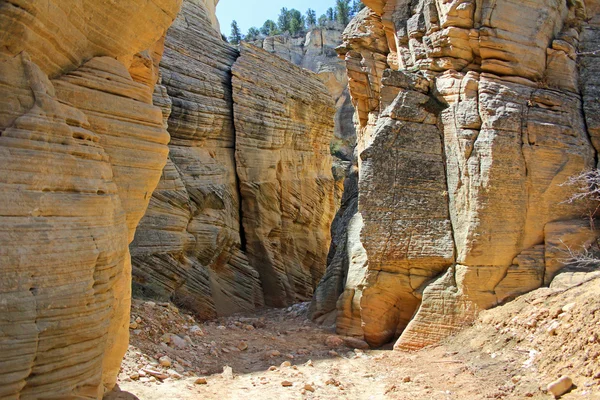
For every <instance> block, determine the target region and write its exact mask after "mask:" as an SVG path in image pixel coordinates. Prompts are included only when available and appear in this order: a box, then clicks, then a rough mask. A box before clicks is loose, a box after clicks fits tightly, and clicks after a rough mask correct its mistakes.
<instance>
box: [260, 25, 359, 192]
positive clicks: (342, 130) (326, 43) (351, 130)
mask: <svg viewBox="0 0 600 400" xmlns="http://www.w3.org/2000/svg"><path fill="white" fill-rule="evenodd" d="M343 30H344V28H343V27H342V26H340V25H338V24H336V23H331V24H330V25H328V26H324V27H319V28H312V29H310V30H309V31H308V32H307V33H306V36H304V37H299V38H293V37H291V36H289V35H277V36H268V37H265V38H261V39H257V40H255V41H253V42H251V43H252V44H254V45H255V46H257V47H260V48H262V49H264V50H266V51H268V52H270V53H273V54H275V55H277V56H278V57H281V58H283V59H284V60H287V61H289V62H291V63H293V64H296V65H298V66H300V67H302V68H306V69H308V70H310V71H313V72H315V73H316V74H317V77H318V78H319V79H320V80H321V81H322V82H323V83H324V84H325V86H326V87H327V90H328V91H329V93H330V94H331V96H332V97H333V99H334V101H335V104H336V114H335V128H334V138H333V140H332V142H331V146H330V147H331V150H332V153H333V155H334V156H335V157H336V159H339V160H338V164H339V163H340V161H352V160H353V156H354V146H355V143H356V129H355V126H354V121H353V114H354V107H353V106H352V102H351V99H350V93H349V90H348V75H347V74H346V65H345V63H344V60H342V59H340V58H339V57H338V56H337V53H336V51H335V48H336V47H338V46H339V45H340V44H342V41H343V40H342V32H343ZM334 162H335V160H334ZM339 183H340V186H342V184H343V180H340V182H339ZM340 192H342V190H340Z"/></svg>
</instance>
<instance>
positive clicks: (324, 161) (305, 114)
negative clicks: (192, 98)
mask: <svg viewBox="0 0 600 400" xmlns="http://www.w3.org/2000/svg"><path fill="white" fill-rule="evenodd" d="M232 72H233V99H234V115H235V127H236V161H237V172H238V177H239V180H240V190H241V195H242V198H243V202H242V216H243V226H244V233H245V238H246V251H247V255H248V258H249V260H250V264H251V265H253V266H255V267H256V269H257V270H258V272H259V273H260V277H261V281H262V285H263V291H264V294H265V303H266V304H269V305H274V306H283V305H288V304H291V303H293V302H296V301H306V300H308V299H310V298H311V296H312V293H313V289H314V287H315V286H316V285H317V283H318V281H319V279H320V278H321V276H322V275H323V273H324V271H325V265H326V257H327V250H328V248H329V243H330V231H329V228H330V225H331V221H332V219H333V214H334V212H335V208H334V207H335V204H334V198H333V193H334V191H333V185H334V182H333V176H332V172H331V156H330V154H329V142H330V140H331V137H332V134H333V118H332V116H333V114H334V112H335V109H334V104H333V102H332V100H331V97H330V95H329V93H328V92H327V89H326V88H325V86H324V85H323V84H322V83H321V82H319V81H318V80H317V79H315V77H314V74H312V73H311V72H308V71H306V70H303V69H301V68H299V67H296V66H294V65H292V64H288V63H282V62H281V60H280V59H279V58H277V57H273V56H272V55H270V54H269V53H268V52H266V51H264V50H261V49H259V48H257V47H254V46H252V45H249V44H242V46H241V55H240V58H238V60H237V61H236V63H235V64H234V66H233V69H232Z"/></svg>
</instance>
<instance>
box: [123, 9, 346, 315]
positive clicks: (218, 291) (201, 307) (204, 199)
mask: <svg viewBox="0 0 600 400" xmlns="http://www.w3.org/2000/svg"><path fill="white" fill-rule="evenodd" d="M211 10H212V9H211V6H210V4H205V3H204V2H203V1H184V3H183V8H182V12H181V14H180V15H179V16H178V18H177V20H176V21H175V23H174V24H173V26H172V27H171V29H170V30H169V32H168V35H167V37H166V41H165V52H164V56H163V59H162V62H161V75H162V87H164V90H162V89H161V87H159V86H157V90H156V92H155V103H156V104H160V105H161V106H162V108H163V110H164V112H165V114H168V115H169V117H168V130H169V133H170V134H171V137H172V140H171V143H170V144H169V149H170V155H169V160H168V162H167V166H166V168H165V169H164V171H163V176H162V178H161V181H160V183H159V185H158V188H157V190H156V192H155V194H154V196H153V197H152V199H151V201H150V207H149V210H148V212H147V214H146V216H145V217H144V219H143V220H142V222H141V224H140V227H139V229H138V232H137V235H136V238H135V241H134V243H133V245H132V261H133V267H134V269H133V281H134V291H135V293H136V294H137V295H141V296H148V297H152V298H157V299H163V300H166V299H171V300H173V301H175V302H176V303H177V304H179V305H180V306H183V307H185V308H187V309H190V310H192V311H194V312H195V313H196V314H198V315H199V316H200V317H202V318H213V317H215V316H218V315H228V314H232V313H235V312H240V311H248V310H253V309H255V308H256V307H260V306H262V305H264V303H265V300H266V302H267V303H268V304H271V305H287V304H291V303H293V302H295V301H299V300H307V299H309V298H310V297H311V295H312V292H313V290H314V288H315V287H316V284H317V282H318V279H320V277H321V275H322V274H323V272H324V267H325V265H326V263H325V258H326V255H327V250H328V247H329V242H330V236H329V225H330V223H331V220H332V219H333V213H334V210H333V209H332V207H333V206H334V203H333V202H332V201H333V200H332V196H333V193H334V186H333V181H332V179H333V178H332V174H331V157H330V156H329V141H330V140H331V137H332V133H333V132H332V127H333V113H334V112H335V110H334V108H333V105H332V104H331V99H330V97H329V94H328V93H327V90H326V88H325V86H324V85H323V84H322V83H321V82H320V81H319V80H318V79H317V77H316V76H315V75H314V74H310V73H308V72H304V71H302V70H301V69H300V68H297V67H294V66H292V65H291V64H289V63H287V62H285V61H282V60H281V59H280V58H278V57H276V56H274V55H271V54H268V53H266V52H263V51H257V52H255V51H254V50H252V48H251V47H244V52H245V56H244V55H242V57H241V58H239V59H238V57H239V52H238V50H236V49H235V48H233V47H231V46H229V45H228V44H226V43H225V42H223V41H222V39H221V35H220V33H219V32H218V31H217V30H215V29H214V26H215V25H214V23H213V19H214V15H213V11H211ZM236 60H237V61H236ZM234 64H235V67H234V69H235V71H236V76H235V78H234V83H233V85H232V73H231V69H232V67H233V66H234ZM257 73H260V74H263V76H261V77H257ZM235 82H237V83H235ZM269 93H270V94H269ZM234 101H235V103H236V104H235V107H234ZM234 108H235V109H234ZM260 121H263V122H262V123H261V122H260ZM242 216H243V218H242ZM261 246H262V247H261ZM282 260H285V264H286V265H285V266H284V265H283V261H282ZM267 271H271V272H267ZM273 282H276V283H273ZM273 285H275V286H277V285H279V286H278V287H280V288H281V289H282V290H274V289H273V290H272V289H271V288H272V287H273ZM263 292H264V294H263Z"/></svg>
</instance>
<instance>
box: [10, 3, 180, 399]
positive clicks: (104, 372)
mask: <svg viewBox="0 0 600 400" xmlns="http://www.w3.org/2000/svg"><path fill="white" fill-rule="evenodd" d="M179 7H180V2H179V1H176V0H159V1H153V2H144V3H139V2H133V1H121V2H118V4H117V3H114V4H112V6H111V7H107V6H106V5H105V4H104V3H101V2H97V1H91V0H90V1H88V0H80V1H66V2H65V1H47V2H35V1H25V2H10V1H3V2H1V3H0V26H1V27H2V31H1V33H0V40H1V44H2V46H0V82H1V84H0V97H1V98H2V101H0V153H1V157H0V160H1V161H0V164H1V165H0V186H1V188H0V193H1V194H0V209H1V210H2V213H1V215H0V242H2V247H1V250H0V274H1V275H2V279H0V370H1V372H2V373H1V374H0V397H2V398H11V399H12V398H15V399H16V398H23V399H25V398H30V399H31V398H35V399H38V398H61V399H62V398H98V397H101V396H102V394H103V392H104V388H105V387H106V388H108V389H110V388H111V387H112V386H113V385H114V383H115V381H116V375H117V373H118V370H119V366H120V363H121V358H122V357H123V355H124V353H125V351H126V349H127V345H128V325H129V304H130V303H129V299H130V290H131V289H130V285H131V264H130V257H129V251H128V244H129V242H130V241H131V240H132V239H133V236H134V233H135V228H136V226H137V224H138V222H139V220H140V219H141V218H142V216H143V215H144V212H145V210H146V207H147V205H148V201H149V199H150V194H151V193H152V191H153V190H154V188H155V187H156V185H157V183H158V179H159V177H160V173H161V170H162V168H163V167H164V165H165V162H166V157H167V152H168V149H167V146H166V144H167V142H168V140H169V136H168V134H167V132H166V130H165V129H164V126H163V120H162V114H161V111H160V109H159V108H157V107H155V106H153V105H152V92H153V90H154V84H155V82H156V79H157V77H158V73H157V63H158V60H159V59H160V54H161V52H162V49H161V41H160V39H161V37H162V36H163V35H164V34H165V31H166V29H167V28H168V26H169V25H170V24H171V22H172V21H173V19H174V18H175V16H176V14H177V12H178V10H179Z"/></svg>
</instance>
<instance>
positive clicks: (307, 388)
mask: <svg viewBox="0 0 600 400" xmlns="http://www.w3.org/2000/svg"><path fill="white" fill-rule="evenodd" d="M304 390H306V391H307V392H313V393H314V391H315V388H314V386H313V385H310V384H308V383H307V384H306V385H304Z"/></svg>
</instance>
